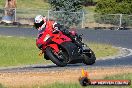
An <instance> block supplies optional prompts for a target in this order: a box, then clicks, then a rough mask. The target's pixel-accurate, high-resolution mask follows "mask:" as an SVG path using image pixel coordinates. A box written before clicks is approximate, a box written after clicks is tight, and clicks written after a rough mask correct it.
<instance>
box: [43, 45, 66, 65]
mask: <svg viewBox="0 0 132 88" xmlns="http://www.w3.org/2000/svg"><path fill="white" fill-rule="evenodd" d="M46 55H47V56H48V57H49V59H50V60H51V61H52V62H53V63H54V64H56V65H57V66H60V67H64V66H66V65H67V60H68V57H67V53H66V52H64V51H62V50H61V53H59V54H58V53H56V52H55V51H54V49H52V48H51V47H47V48H46Z"/></svg>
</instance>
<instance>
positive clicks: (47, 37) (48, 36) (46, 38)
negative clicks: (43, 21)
mask: <svg viewBox="0 0 132 88" xmlns="http://www.w3.org/2000/svg"><path fill="white" fill-rule="evenodd" d="M49 38H50V35H49V34H47V35H46V36H45V38H44V42H45V41H47V40H48V39H49Z"/></svg>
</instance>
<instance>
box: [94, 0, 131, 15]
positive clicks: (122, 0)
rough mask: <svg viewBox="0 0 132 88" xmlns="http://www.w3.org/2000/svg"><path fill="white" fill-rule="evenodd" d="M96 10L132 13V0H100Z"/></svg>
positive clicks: (98, 11)
mask: <svg viewBox="0 0 132 88" xmlns="http://www.w3.org/2000/svg"><path fill="white" fill-rule="evenodd" d="M95 11H96V12H97V13H100V14H117V13H120V14H132V0H98V2H97V5H96V10H95Z"/></svg>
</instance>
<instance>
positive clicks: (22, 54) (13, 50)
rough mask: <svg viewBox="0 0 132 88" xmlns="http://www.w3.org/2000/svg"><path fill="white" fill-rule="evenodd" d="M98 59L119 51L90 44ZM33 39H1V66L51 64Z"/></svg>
mask: <svg viewBox="0 0 132 88" xmlns="http://www.w3.org/2000/svg"><path fill="white" fill-rule="evenodd" d="M89 46H90V48H91V49H92V50H93V51H94V52H95V55H96V57H97V58H99V57H105V56H108V55H114V54H117V52H118V49H115V48H113V47H112V46H111V45H106V44H103V45H102V44H95V43H91V44H89ZM38 54H39V50H38V49H37V47H36V44H35V39H33V38H17V37H4V36H3V37H2V36H1V37H0V66H1V67H7V66H20V65H30V64H42V63H44V64H45V63H49V62H50V61H46V60H44V59H43V57H39V56H38Z"/></svg>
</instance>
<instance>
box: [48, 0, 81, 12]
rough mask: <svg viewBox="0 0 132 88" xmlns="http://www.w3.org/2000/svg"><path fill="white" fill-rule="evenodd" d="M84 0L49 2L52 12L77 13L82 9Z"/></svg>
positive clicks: (50, 0)
mask: <svg viewBox="0 0 132 88" xmlns="http://www.w3.org/2000/svg"><path fill="white" fill-rule="evenodd" d="M82 1H83V0H49V1H48V2H49V3H50V5H51V8H52V10H54V11H68V12H76V11H79V10H81V9H82Z"/></svg>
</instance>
